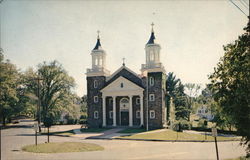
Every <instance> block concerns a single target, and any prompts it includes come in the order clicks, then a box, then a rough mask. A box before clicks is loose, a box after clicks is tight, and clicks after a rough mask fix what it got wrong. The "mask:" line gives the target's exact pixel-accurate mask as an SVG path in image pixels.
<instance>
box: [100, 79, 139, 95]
mask: <svg viewBox="0 0 250 160" xmlns="http://www.w3.org/2000/svg"><path fill="white" fill-rule="evenodd" d="M143 90H144V89H143V88H142V87H140V86H139V85H137V84H135V83H133V82H132V81H130V80H128V79H126V78H124V77H122V76H120V77H118V78H117V79H116V80H114V81H113V82H111V83H110V84H108V85H107V86H106V87H104V88H103V89H102V90H101V92H102V93H106V94H111V93H135V92H138V93H139V92H140V93H141V92H142V91H143Z"/></svg>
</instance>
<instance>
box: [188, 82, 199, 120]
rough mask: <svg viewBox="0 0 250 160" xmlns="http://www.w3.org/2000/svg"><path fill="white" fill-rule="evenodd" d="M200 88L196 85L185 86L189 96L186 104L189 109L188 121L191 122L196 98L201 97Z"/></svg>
mask: <svg viewBox="0 0 250 160" xmlns="http://www.w3.org/2000/svg"><path fill="white" fill-rule="evenodd" d="M200 88H201V86H200V85H199V84H194V83H187V84H185V92H186V94H187V96H186V102H187V107H188V109H189V113H188V121H190V112H191V110H192V105H193V103H194V100H195V98H196V97H197V96H198V95H199V91H200Z"/></svg>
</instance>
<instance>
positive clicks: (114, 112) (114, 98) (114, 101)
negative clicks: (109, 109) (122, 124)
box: [112, 96, 116, 127]
mask: <svg viewBox="0 0 250 160" xmlns="http://www.w3.org/2000/svg"><path fill="white" fill-rule="evenodd" d="M112 98H113V126H114V127H115V126H116V96H113V97H112Z"/></svg>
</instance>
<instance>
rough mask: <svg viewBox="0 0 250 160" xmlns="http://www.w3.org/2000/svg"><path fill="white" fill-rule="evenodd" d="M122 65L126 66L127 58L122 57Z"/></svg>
mask: <svg viewBox="0 0 250 160" xmlns="http://www.w3.org/2000/svg"><path fill="white" fill-rule="evenodd" d="M122 65H123V66H125V58H124V57H123V58H122Z"/></svg>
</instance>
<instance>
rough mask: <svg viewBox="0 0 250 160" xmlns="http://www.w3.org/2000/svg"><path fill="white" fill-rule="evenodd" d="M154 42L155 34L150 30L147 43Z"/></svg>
mask: <svg viewBox="0 0 250 160" xmlns="http://www.w3.org/2000/svg"><path fill="white" fill-rule="evenodd" d="M154 43H155V34H154V31H152V32H151V35H150V38H149V40H148V43H147V44H154Z"/></svg>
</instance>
